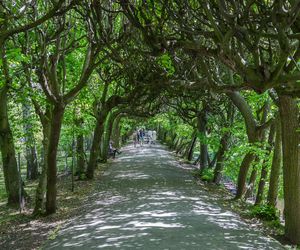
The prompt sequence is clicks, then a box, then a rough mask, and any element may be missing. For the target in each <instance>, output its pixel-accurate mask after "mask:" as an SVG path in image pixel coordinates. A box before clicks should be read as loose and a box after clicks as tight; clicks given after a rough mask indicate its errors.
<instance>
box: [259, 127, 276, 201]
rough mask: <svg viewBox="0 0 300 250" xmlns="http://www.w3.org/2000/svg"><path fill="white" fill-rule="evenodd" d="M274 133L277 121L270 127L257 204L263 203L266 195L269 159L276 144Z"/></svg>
mask: <svg viewBox="0 0 300 250" xmlns="http://www.w3.org/2000/svg"><path fill="white" fill-rule="evenodd" d="M274 134H275V123H273V124H272V125H271V127H270V132H269V138H268V145H267V147H266V150H267V152H266V155H265V158H264V161H263V165H262V168H261V174H260V180H259V184H258V188H257V195H256V199H255V205H259V204H261V202H262V200H263V196H264V190H265V185H266V178H267V176H268V159H269V158H270V155H271V152H272V149H273V144H274Z"/></svg>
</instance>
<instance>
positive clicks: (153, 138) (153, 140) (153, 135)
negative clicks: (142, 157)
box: [152, 130, 156, 144]
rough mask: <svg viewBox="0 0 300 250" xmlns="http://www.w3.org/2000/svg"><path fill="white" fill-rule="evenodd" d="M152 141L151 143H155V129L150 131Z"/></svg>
mask: <svg viewBox="0 0 300 250" xmlns="http://www.w3.org/2000/svg"><path fill="white" fill-rule="evenodd" d="M152 143H153V144H155V143H156V131H155V130H153V131H152Z"/></svg>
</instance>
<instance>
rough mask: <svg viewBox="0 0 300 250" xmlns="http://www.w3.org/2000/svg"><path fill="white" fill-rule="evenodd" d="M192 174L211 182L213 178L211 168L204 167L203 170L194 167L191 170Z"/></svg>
mask: <svg viewBox="0 0 300 250" xmlns="http://www.w3.org/2000/svg"><path fill="white" fill-rule="evenodd" d="M192 174H193V176H194V177H196V178H199V179H201V180H202V181H207V182H211V181H212V180H213V178H214V171H213V169H209V168H205V169H204V170H202V171H201V170H200V169H196V170H194V171H193V172H192Z"/></svg>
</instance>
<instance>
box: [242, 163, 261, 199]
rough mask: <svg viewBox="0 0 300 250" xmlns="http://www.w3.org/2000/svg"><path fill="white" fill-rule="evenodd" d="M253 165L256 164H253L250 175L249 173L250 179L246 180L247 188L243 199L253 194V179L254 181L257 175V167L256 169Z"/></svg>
mask: <svg viewBox="0 0 300 250" xmlns="http://www.w3.org/2000/svg"><path fill="white" fill-rule="evenodd" d="M255 163H258V159H256V161H255ZM255 165H256V164H254V166H253V169H252V172H251V175H250V179H249V182H248V188H247V190H246V193H245V197H244V198H245V200H247V199H249V198H251V197H252V196H253V191H254V187H255V181H256V177H257V169H256V166H255Z"/></svg>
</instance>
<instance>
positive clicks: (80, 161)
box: [75, 119, 85, 179]
mask: <svg viewBox="0 0 300 250" xmlns="http://www.w3.org/2000/svg"><path fill="white" fill-rule="evenodd" d="M75 124H76V126H77V127H78V128H79V131H80V129H81V128H82V126H83V119H77V120H75ZM76 157H77V160H76V175H77V176H78V179H83V175H84V173H85V160H84V137H83V134H82V133H81V132H79V134H77V136H76Z"/></svg>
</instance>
